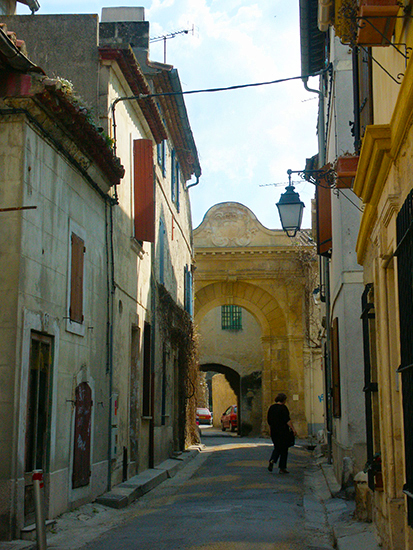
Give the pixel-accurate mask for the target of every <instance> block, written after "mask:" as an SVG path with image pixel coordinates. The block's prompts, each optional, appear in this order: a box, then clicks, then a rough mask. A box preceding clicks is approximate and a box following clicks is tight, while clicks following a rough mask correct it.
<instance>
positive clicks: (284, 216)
mask: <svg viewBox="0 0 413 550" xmlns="http://www.w3.org/2000/svg"><path fill="white" fill-rule="evenodd" d="M287 174H288V187H286V188H285V193H283V194H282V195H281V197H280V200H279V201H278V202H277V208H278V213H279V215H280V219H281V225H282V228H283V230H284V231H285V232H286V233H287V235H288V236H289V237H295V235H296V233H297V231H299V230H300V228H301V222H302V219H303V210H304V203H303V202H302V201H301V200H300V195H299V194H298V193H297V192H296V191H294V186H293V185H292V183H291V174H292V170H288V171H287Z"/></svg>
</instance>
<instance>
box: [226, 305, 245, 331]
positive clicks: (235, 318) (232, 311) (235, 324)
mask: <svg viewBox="0 0 413 550" xmlns="http://www.w3.org/2000/svg"><path fill="white" fill-rule="evenodd" d="M221 328H222V330H242V308H240V307H239V306H222V307H221Z"/></svg>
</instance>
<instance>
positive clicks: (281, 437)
mask: <svg viewBox="0 0 413 550" xmlns="http://www.w3.org/2000/svg"><path fill="white" fill-rule="evenodd" d="M286 401H287V396H286V395H285V393H279V394H278V395H277V397H276V398H275V403H273V404H272V405H271V407H270V408H269V409H268V414H267V420H268V424H269V425H270V434H271V439H272V442H273V444H274V449H273V451H272V454H271V458H270V461H269V463H268V470H269V471H270V472H272V470H273V468H274V464H277V461H278V459H280V463H279V471H280V474H289V473H290V472H289V471H288V470H287V459H288V447H289V446H290V445H289V444H290V440H291V435H290V432H292V433H293V434H294V436H296V435H297V432H296V431H295V428H294V426H293V423H292V422H291V418H290V411H289V410H288V407H287V406H286V404H285V403H286Z"/></svg>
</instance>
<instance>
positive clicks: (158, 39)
mask: <svg viewBox="0 0 413 550" xmlns="http://www.w3.org/2000/svg"><path fill="white" fill-rule="evenodd" d="M189 33H191V34H192V36H193V35H194V33H195V27H194V25H192V29H182V30H181V31H175V32H170V33H168V34H162V35H161V36H154V37H153V38H150V39H149V42H161V41H162V40H163V62H164V63H166V41H167V40H170V39H171V38H175V36H178V34H189Z"/></svg>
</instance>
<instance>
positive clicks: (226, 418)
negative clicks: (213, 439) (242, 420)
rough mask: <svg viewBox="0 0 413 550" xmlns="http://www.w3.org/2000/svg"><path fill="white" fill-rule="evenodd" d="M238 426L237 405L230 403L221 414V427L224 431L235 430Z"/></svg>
mask: <svg viewBox="0 0 413 550" xmlns="http://www.w3.org/2000/svg"><path fill="white" fill-rule="evenodd" d="M237 427H238V416H237V406H236V405H231V406H230V407H228V409H227V410H226V411H225V412H224V414H223V415H222V416H221V428H222V431H223V432H224V431H225V430H227V429H228V430H231V432H235V431H236V429H237Z"/></svg>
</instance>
